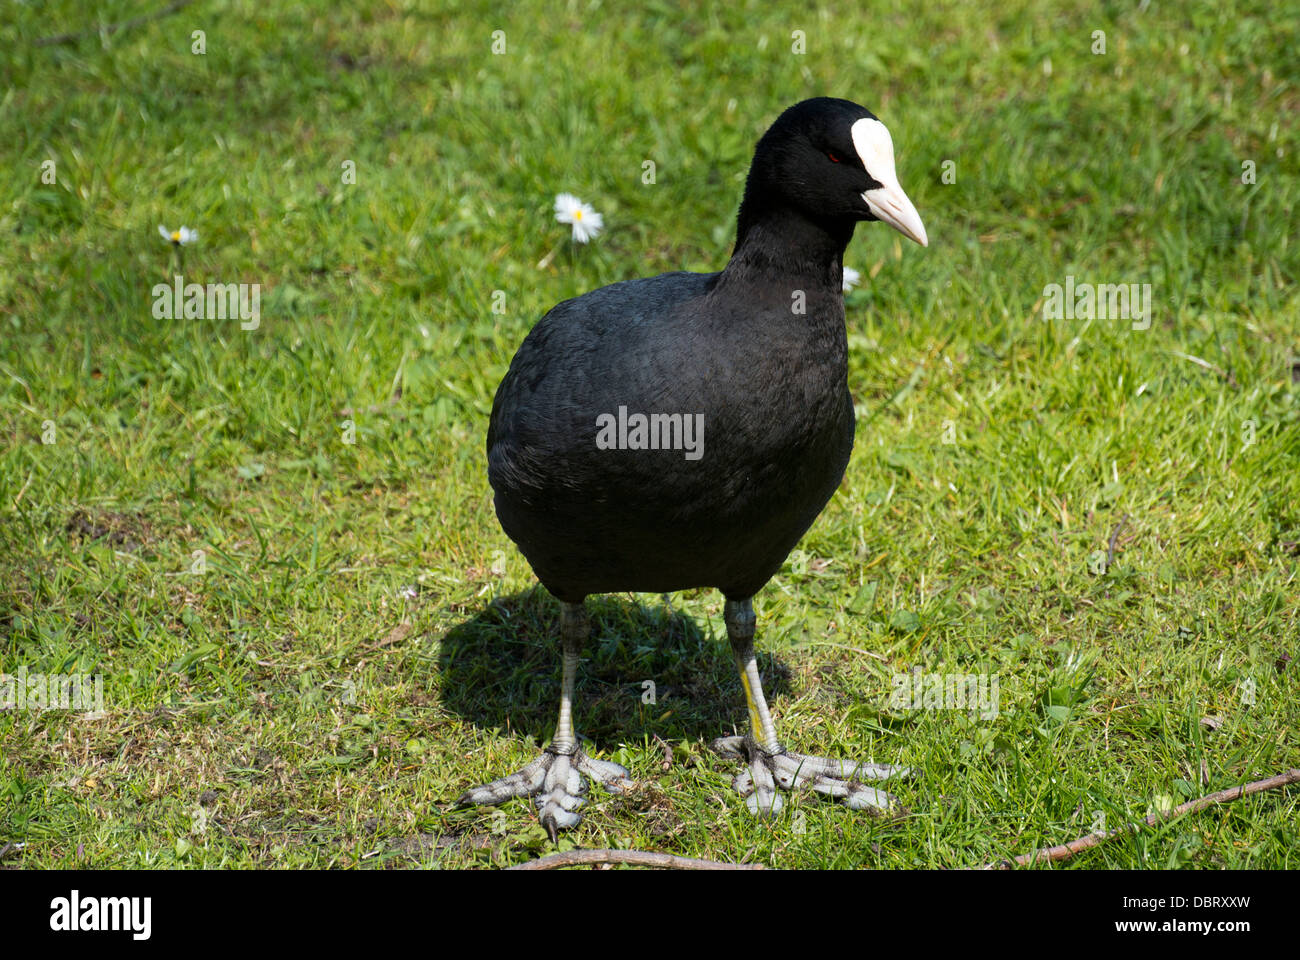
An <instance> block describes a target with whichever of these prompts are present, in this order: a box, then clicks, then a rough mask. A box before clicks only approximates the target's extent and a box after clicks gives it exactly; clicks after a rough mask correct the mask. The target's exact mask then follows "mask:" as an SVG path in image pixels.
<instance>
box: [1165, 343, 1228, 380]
mask: <svg viewBox="0 0 1300 960" xmlns="http://www.w3.org/2000/svg"><path fill="white" fill-rule="evenodd" d="M1169 352H1170V353H1172V354H1173V355H1174V356H1175V357H1178V358H1179V359H1180V360H1189V361H1191V362H1192V363H1194V364H1196V365H1197V366H1198V367H1203V368H1204V369H1206V370H1209V371H1210V372H1211V373H1217V374H1218V375H1219V376H1220V377H1222V378H1223V379H1224V380H1226V381H1227V383H1228V386H1230V387H1232V388H1233V389H1236V388H1237V387H1238V386H1239V384H1238V383H1237V378H1236V377H1234V376H1233V375H1232V371H1231V370H1224V369H1223V367H1221V366H1219V365H1218V364H1217V363H1210V361H1208V360H1202V359H1201V358H1200V357H1194V356H1192V355H1191V354H1190V353H1180V352H1178V351H1177V350H1170V351H1169Z"/></svg>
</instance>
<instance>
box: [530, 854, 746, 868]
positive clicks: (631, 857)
mask: <svg viewBox="0 0 1300 960" xmlns="http://www.w3.org/2000/svg"><path fill="white" fill-rule="evenodd" d="M596 863H630V864H633V865H634V866H638V867H661V868H662V869H664V870H765V869H767V868H766V867H764V866H763V865H762V864H761V863H720V862H719V861H717V860H699V859H697V858H695V857H678V856H674V855H673V854H671V853H652V852H650V851H647V850H567V851H565V852H563V853H552V854H548V855H547V856H545V857H541V858H539V859H537V860H529V861H528V862H527V863H521V864H519V866H517V867H510V869H511V870H554V869H555V868H556V867H576V866H583V865H587V864H596Z"/></svg>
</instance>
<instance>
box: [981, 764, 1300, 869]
mask: <svg viewBox="0 0 1300 960" xmlns="http://www.w3.org/2000/svg"><path fill="white" fill-rule="evenodd" d="M1292 783H1300V770H1288V771H1287V772H1286V773H1279V774H1278V775H1277V776H1275V777H1269V778H1268V779H1267V780H1256V781H1255V782H1254V783H1248V784H1246V785H1245V786H1241V787H1229V788H1228V789H1227V790H1220V791H1219V792H1218V793H1211V794H1209V795H1208V796H1204V797H1201V798H1199V799H1197V800H1188V801H1187V802H1186V803H1182V804H1179V805H1178V806H1176V807H1174V808H1173V809H1172V810H1170V811H1169V812H1168V813H1153V814H1151V815H1150V816H1149V817H1146V818H1145V819H1143V820H1139V821H1138V822H1137V823H1126V824H1124V826H1122V827H1117V828H1116V829H1114V830H1110V831H1102V832H1100V833H1090V834H1088V835H1087V836H1086V837H1079V839H1077V840H1071V841H1070V842H1069V843H1064V844H1061V845H1060V846H1059V847H1043V848H1042V849H1039V850H1035V851H1034V852H1033V853H1022V854H1021V855H1020V856H1018V857H1016V858H1015V859H1014V860H995V861H994V862H993V863H986V864H984V866H982V867H981V868H980V869H981V870H1010V869H1011V868H1012V867H1017V866H1018V867H1025V866H1029V865H1030V864H1032V863H1035V862H1036V861H1039V860H1052V861H1054V860H1068V859H1069V858H1070V857H1072V856H1074V855H1075V854H1076V853H1080V852H1082V851H1084V850H1089V849H1091V848H1092V847H1095V846H1097V845H1098V844H1100V843H1102V842H1103V841H1105V840H1110V839H1112V838H1114V837H1118V836H1120V835H1121V834H1124V833H1132V832H1136V831H1138V830H1140V829H1142V827H1144V826H1147V827H1154V826H1155V825H1156V824H1157V823H1159V822H1160V821H1162V820H1173V819H1175V818H1177V817H1181V816H1182V815H1183V814H1185V813H1197V812H1199V811H1201V810H1204V809H1205V808H1206V807H1211V806H1214V805H1215V804H1220V803H1230V802H1231V801H1233V800H1240V799H1241V798H1242V797H1248V796H1250V795H1251V794H1252V793H1262V792H1263V791H1265V790H1276V789H1277V788H1279V787H1285V786H1288V785H1290V784H1292Z"/></svg>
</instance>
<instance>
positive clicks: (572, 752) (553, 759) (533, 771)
mask: <svg viewBox="0 0 1300 960" xmlns="http://www.w3.org/2000/svg"><path fill="white" fill-rule="evenodd" d="M590 632H591V621H590V619H589V618H588V617H587V609H586V607H585V606H584V605H583V604H581V603H561V605H560V646H561V649H562V651H563V657H564V660H563V669H562V677H563V679H562V680H561V686H560V719H559V722H558V723H557V724H556V725H555V736H554V737H553V738H552V740H551V745H550V746H549V747H547V748H546V749H545V750H544V751H543V752H542V753H541V755H540V756H538V757H537V758H536V759H535V760H533V762H532V763H530V764H528V766H526V767H524V768H523V769H522V770H520V771H518V772H517V773H512V774H510V775H509V776H505V777H502V778H501V779H499V780H493V781H492V782H491V783H485V784H483V785H482V786H481V787H474V788H473V789H471V790H467V791H466V792H465V793H464V795H463V796H461V798H460V801H459V804H458V805H459V806H468V805H470V804H480V803H502V802H504V801H506V800H509V799H511V798H512V797H532V798H533V802H534V803H535V804H536V805H537V810H538V813H539V815H540V819H541V822H542V826H544V827H545V828H546V832H547V833H549V834H550V835H551V839H552V840H555V838H556V836H557V834H558V833H559V831H560V830H567V829H569V828H571V827H575V826H577V825H578V822H579V820H581V817H580V816H579V814H578V813H577V809H578V808H579V807H580V806H582V804H583V802H584V798H585V795H586V793H587V785H586V783H585V782H584V780H583V776H584V775H585V776H587V777H589V778H591V779H593V780H596V781H597V782H599V783H600V784H601V785H602V786H604V788H605V789H606V790H608V791H609V792H610V793H620V792H622V791H623V790H625V789H627V788H628V787H630V786H632V781H631V780H630V779H628V777H629V774H628V771H627V769H626V768H625V767H622V766H619V765H618V764H617V763H609V762H608V761H605V760H597V759H595V758H594V757H590V756H588V755H587V754H586V752H585V751H584V750H583V749H582V748H581V747H580V746H578V738H577V735H576V734H575V733H574V731H573V690H574V686H575V683H576V678H577V673H578V658H579V656H580V655H581V653H582V647H583V645H584V644H585V643H586V641H587V636H588V634H590Z"/></svg>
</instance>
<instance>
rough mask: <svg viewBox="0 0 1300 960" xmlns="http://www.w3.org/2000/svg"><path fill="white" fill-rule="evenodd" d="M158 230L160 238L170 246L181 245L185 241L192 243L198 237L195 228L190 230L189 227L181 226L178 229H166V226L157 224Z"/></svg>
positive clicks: (185, 242)
mask: <svg viewBox="0 0 1300 960" xmlns="http://www.w3.org/2000/svg"><path fill="white" fill-rule="evenodd" d="M158 232H159V233H160V234H162V238H163V239H164V240H166V241H167V242H168V243H170V244H171V245H172V246H175V247H181V246H184V245H185V244H187V243H193V242H194V241H195V240H197V239H198V238H199V232H198V231H197V230H191V229H190V228H189V227H181V228H180V229H179V230H168V229H167V228H166V227H164V226H162V225H159V227H158Z"/></svg>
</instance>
